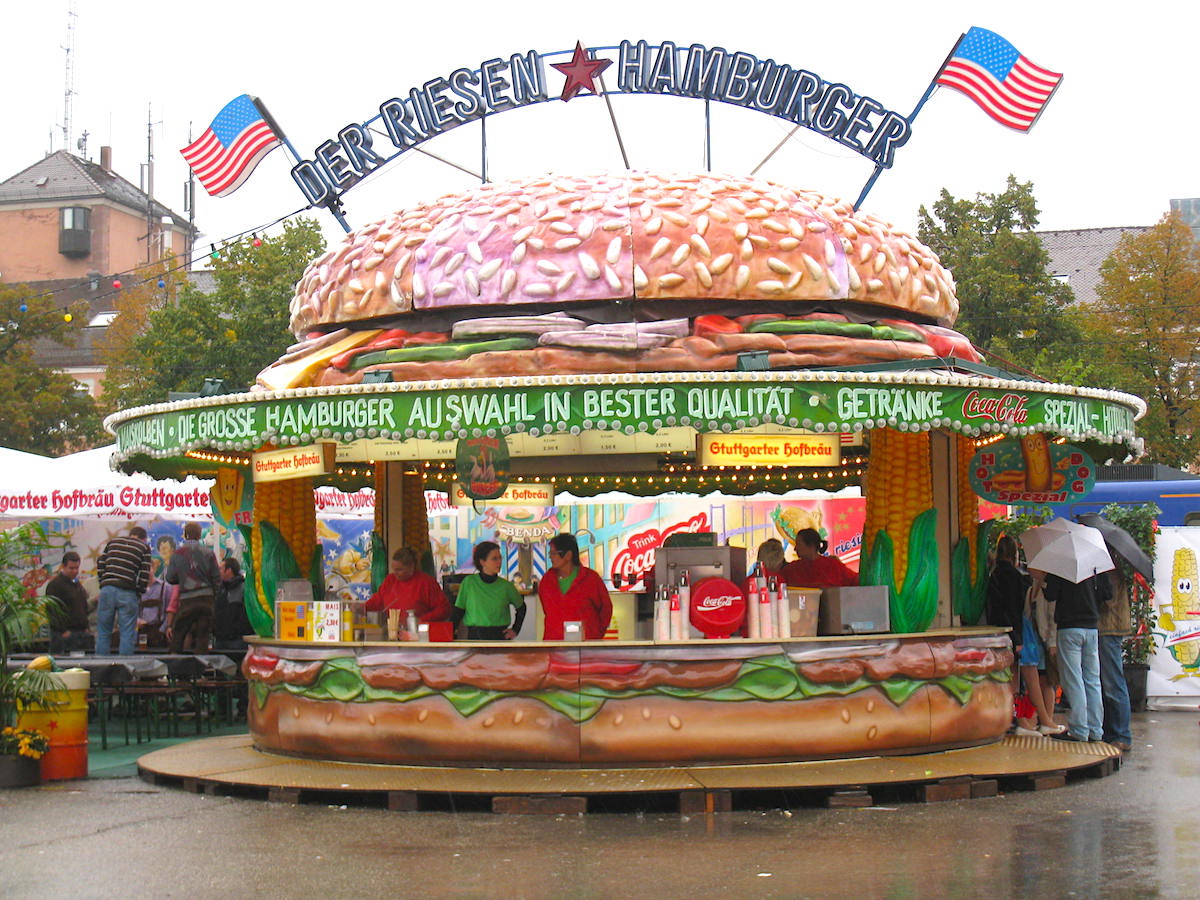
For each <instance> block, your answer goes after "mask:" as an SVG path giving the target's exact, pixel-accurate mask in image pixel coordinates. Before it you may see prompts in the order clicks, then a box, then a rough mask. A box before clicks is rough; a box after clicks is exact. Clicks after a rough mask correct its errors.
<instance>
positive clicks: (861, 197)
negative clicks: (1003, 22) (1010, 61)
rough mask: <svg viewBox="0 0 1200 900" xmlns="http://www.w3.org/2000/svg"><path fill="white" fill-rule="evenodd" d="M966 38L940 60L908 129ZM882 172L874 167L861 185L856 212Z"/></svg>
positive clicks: (964, 35) (914, 108)
mask: <svg viewBox="0 0 1200 900" xmlns="http://www.w3.org/2000/svg"><path fill="white" fill-rule="evenodd" d="M966 36H967V35H966V32H964V33H962V34H960V35H959V36H958V40H957V41H955V42H954V46H953V47H951V48H950V52H949V53H947V54H946V58H945V59H943V60H942V64H941V65H940V66H938V70H937V71H936V72H934V73H933V78H931V79H930V81H929V87H927V88H925V93H924V94H922V95H921V99H920V100H918V101H917V105H916V106H914V107H913V111H912V112H911V113H909V114H908V118H907V119H905V121H906V122H908V125H909V127H910V128H911V127H912V123H913V119H915V118H916V117H917V113H919V112H920V111H921V107H923V106H924V105H925V103H926V101H928V100H929V98H930V97H932V96H933V92H934V91H935V90H937V86H938V83H937V80H938V76H939V75H941V74H942V70H943V69H945V68H946V63H948V62H950V60H951V59H953V58H954V54H955V53H957V52H958V45H959V44H961V43H962V42H963V39H964V38H965V37H966ZM882 172H883V166H876V167H875V171H874V172H872V173H871V177H870V178H868V179H867V183H866V184H864V185H863V189H862V191H861V192H860V193H859V195H858V199H857V200H855V201H854V208H855V209H856V210H857V209H859V208H860V207H861V206H862V204H863V201H864V200H866V199H867V194H869V193H870V191H871V188H873V187H874V186H875V181H876V179H878V178H879V176H880V174H881V173H882Z"/></svg>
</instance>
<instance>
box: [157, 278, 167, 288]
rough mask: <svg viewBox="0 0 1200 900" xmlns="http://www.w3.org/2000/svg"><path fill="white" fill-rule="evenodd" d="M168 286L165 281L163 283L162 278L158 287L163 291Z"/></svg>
mask: <svg viewBox="0 0 1200 900" xmlns="http://www.w3.org/2000/svg"><path fill="white" fill-rule="evenodd" d="M166 286H167V283H166V282H165V281H163V280H162V279H161V278H160V279H158V287H159V289H160V290H161V289H162V288H165V287H166Z"/></svg>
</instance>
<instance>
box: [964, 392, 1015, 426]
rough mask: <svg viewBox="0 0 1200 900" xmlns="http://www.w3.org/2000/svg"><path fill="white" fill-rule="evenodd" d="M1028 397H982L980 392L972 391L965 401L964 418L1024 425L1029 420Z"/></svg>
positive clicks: (1011, 395) (1007, 395) (1005, 395)
mask: <svg viewBox="0 0 1200 900" xmlns="http://www.w3.org/2000/svg"><path fill="white" fill-rule="evenodd" d="M1028 402H1029V398H1028V397H1022V396H1021V395H1020V394H1003V395H1001V396H999V397H981V396H979V391H971V393H969V394H967V396H966V399H964V400H963V418H966V419H991V420H992V421H993V422H1002V423H1004V422H1006V423H1008V424H1009V425H1024V424H1025V422H1026V420H1028V418H1029V410H1028V409H1026V408H1025V404H1026V403H1028Z"/></svg>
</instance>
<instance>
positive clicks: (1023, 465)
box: [971, 434, 1096, 504]
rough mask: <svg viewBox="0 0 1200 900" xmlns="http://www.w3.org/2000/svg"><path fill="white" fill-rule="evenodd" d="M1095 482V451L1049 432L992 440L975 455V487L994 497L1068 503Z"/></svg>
mask: <svg viewBox="0 0 1200 900" xmlns="http://www.w3.org/2000/svg"><path fill="white" fill-rule="evenodd" d="M1095 484H1096V465H1095V463H1093V462H1092V458H1091V457H1090V456H1088V455H1087V454H1086V453H1084V452H1083V451H1082V450H1080V449H1079V448H1078V447H1072V446H1071V445H1070V444H1055V443H1054V442H1052V441H1051V440H1049V438H1048V437H1047V436H1046V435H1044V434H1031V435H1028V436H1026V437H1023V438H1020V439H1019V440H1006V441H1000V442H998V443H995V444H991V445H990V446H987V447H984V448H983V449H981V450H980V451H979V452H978V453H976V454H975V456H974V458H973V459H972V460H971V489H972V490H973V491H975V493H976V494H978V495H979V496H980V497H982V498H983V499H985V500H991V501H992V502H993V503H1008V504H1019V503H1065V502H1067V501H1068V500H1074V499H1076V498H1077V497H1083V496H1086V495H1087V494H1090V493H1091V491H1092V488H1093V487H1094V486H1095Z"/></svg>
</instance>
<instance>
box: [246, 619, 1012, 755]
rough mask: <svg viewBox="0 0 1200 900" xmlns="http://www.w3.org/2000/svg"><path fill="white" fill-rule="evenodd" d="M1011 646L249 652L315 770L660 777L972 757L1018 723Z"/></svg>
mask: <svg viewBox="0 0 1200 900" xmlns="http://www.w3.org/2000/svg"><path fill="white" fill-rule="evenodd" d="M1008 647H1009V644H1008V641H1007V639H1006V638H1004V637H1003V636H983V635H965V636H941V637H928V638H926V637H911V638H909V637H895V638H888V639H885V640H879V641H854V642H847V641H835V642H813V643H806V644H804V645H791V644H772V643H762V644H756V643H748V642H744V641H739V642H737V643H736V644H734V643H724V642H722V643H719V644H718V643H713V644H709V645H704V646H699V647H684V648H663V647H649V646H646V647H624V648H618V647H612V648H609V647H596V648H592V647H582V648H580V647H571V646H569V645H561V644H547V645H539V646H538V647H528V648H525V647H519V646H518V647H513V646H509V647H505V648H491V647H464V646H462V645H457V646H454V647H448V648H445V649H416V648H414V649H409V648H395V647H386V648H384V647H380V648H373V647H364V648H361V649H357V650H356V649H349V650H348V649H344V648H341V649H328V650H326V649H318V648H313V647H311V646H304V647H302V646H293V645H278V644H272V645H264V644H258V645H256V646H254V647H252V649H251V651H250V653H249V654H247V656H246V659H245V661H244V663H243V671H244V673H245V675H246V677H247V679H248V681H249V683H250V696H251V704H250V716H249V721H250V731H251V734H252V736H253V738H254V741H255V744H256V745H257V746H258V747H260V748H261V749H265V750H271V751H276V752H282V753H288V754H295V755H301V756H313V757H319V758H323V759H342V760H360V761H372V762H395V763H420V764H426V765H429V764H449V765H455V764H463V763H473V764H481V765H506V764H522V765H563V764H583V765H588V764H618V765H636V764H651V765H665V764H673V763H696V762H750V761H773V760H791V759H811V758H828V757H835V756H847V755H862V754H875V753H896V752H904V751H914V750H928V749H933V748H938V747H951V746H968V745H971V744H978V743H982V742H986V741H989V740H994V739H996V738H998V737H999V736H1000V735H1002V734H1003V733H1004V732H1005V730H1006V729H1007V728H1008V725H1009V723H1010V719H1011V710H1012V685H1011V666H1012V661H1013V660H1012V653H1011V650H1009V649H1007V648H1008Z"/></svg>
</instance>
